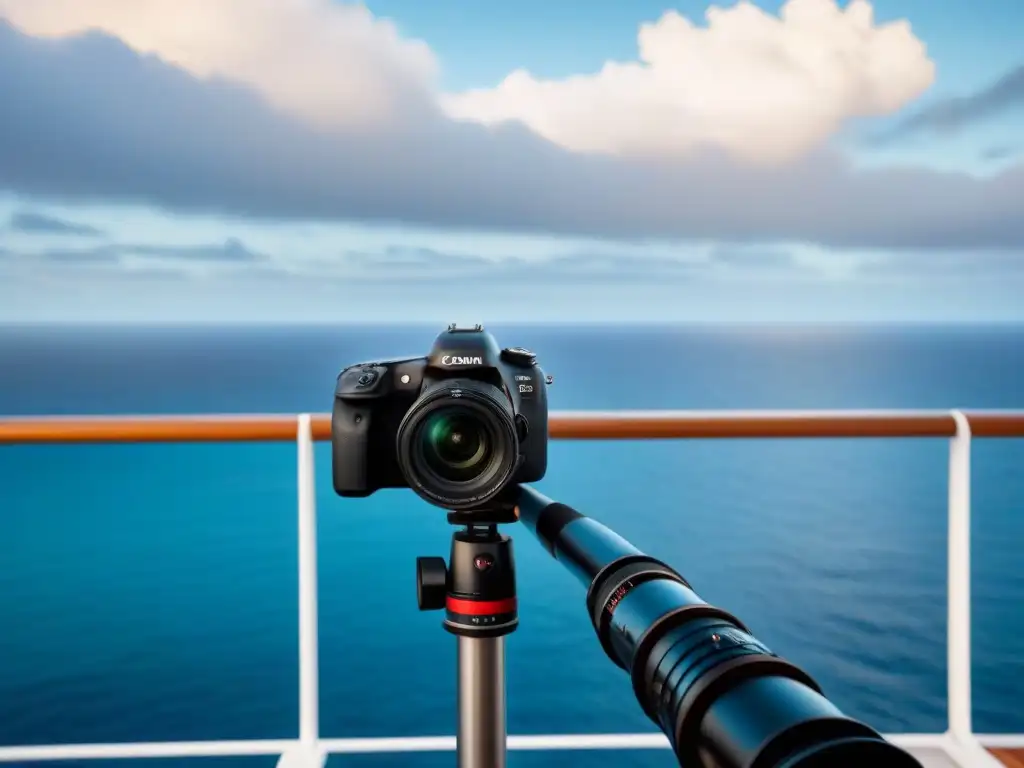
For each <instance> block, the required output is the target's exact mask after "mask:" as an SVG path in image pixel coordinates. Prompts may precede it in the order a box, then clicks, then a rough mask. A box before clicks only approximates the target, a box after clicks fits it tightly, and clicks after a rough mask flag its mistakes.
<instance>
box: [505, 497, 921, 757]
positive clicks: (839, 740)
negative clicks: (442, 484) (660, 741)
mask: <svg viewBox="0 0 1024 768" xmlns="http://www.w3.org/2000/svg"><path fill="white" fill-rule="evenodd" d="M517 510H518V516H519V519H520V521H521V522H522V523H524V524H525V526H526V527H527V529H528V530H531V531H532V532H533V533H535V534H536V536H537V538H538V539H539V540H540V542H541V544H542V545H543V546H544V547H545V548H546V549H547V550H548V552H550V553H551V555H553V556H554V558H555V559H556V560H558V561H559V562H561V563H562V564H563V565H565V567H566V569H567V570H569V571H570V572H571V573H572V574H573V575H574V576H576V578H577V579H578V580H579V581H580V582H581V583H582V584H583V585H584V586H585V587H586V588H587V600H586V605H587V611H588V613H589V615H590V619H591V622H592V623H593V626H594V630H595V632H596V633H597V637H598V640H599V641H600V643H601V646H602V647H603V648H604V650H605V653H606V654H607V655H608V658H609V659H611V661H612V662H613V663H614V664H616V665H617V666H619V667H621V668H622V669H624V670H625V671H626V672H627V673H629V676H630V678H631V679H632V683H633V692H634V694H635V696H636V699H637V701H638V702H639V703H640V706H641V707H642V708H643V710H644V712H645V713H646V714H647V716H648V717H650V718H651V720H652V721H653V722H654V723H655V724H656V725H657V726H658V727H659V728H660V729H661V730H662V731H663V732H664V733H665V735H666V736H668V739H669V742H670V743H671V745H672V748H673V750H674V751H675V754H676V757H677V759H678V760H679V764H680V765H681V766H684V767H685V768H696V767H697V766H704V768H872V767H873V766H885V768H921V766H920V764H919V763H918V762H917V760H915V759H914V758H913V757H912V756H910V755H909V754H908V753H906V752H905V751H904V750H902V749H900V748H899V747H897V746H895V745H894V744H891V743H889V742H888V741H886V740H885V739H884V738H883V737H882V736H881V735H880V734H878V733H877V732H876V731H874V730H873V729H872V728H870V727H868V726H867V725H864V724H863V723H861V722H858V721H857V720H854V719H853V718H851V717H848V716H847V715H845V714H843V713H842V712H841V711H840V710H839V709H838V708H837V707H836V706H835V705H834V704H832V703H831V702H830V701H829V700H828V699H827V698H825V696H824V695H823V694H822V692H821V690H820V688H819V687H818V685H817V684H816V683H815V682H814V680H812V679H811V677H810V676H809V675H808V674H807V673H806V672H804V671H803V670H801V669H800V668H799V667H797V666H795V665H794V664H791V663H790V662H788V661H786V660H784V659H782V658H779V657H778V656H777V655H775V654H774V653H773V652H772V651H770V650H769V649H768V648H767V647H766V646H765V645H764V644H763V643H762V642H760V641H759V640H758V639H757V638H755V637H754V636H753V635H752V634H751V633H750V632H749V631H748V630H747V628H746V627H744V626H743V624H742V623H741V622H740V620H739V619H737V618H736V617H734V616H732V615H730V614H729V613H727V612H725V611H723V610H722V609H720V608H716V607H715V606H713V605H709V604H708V603H706V602H704V601H703V600H702V599H701V598H700V597H699V596H698V595H697V593H696V592H695V591H694V590H693V589H692V588H691V587H690V585H689V584H688V583H687V581H686V579H684V578H683V577H682V576H680V575H679V574H678V573H677V572H676V571H675V570H674V569H672V568H671V567H670V566H668V565H666V564H665V563H662V562H661V561H659V560H656V559H654V558H653V557H649V556H647V555H645V554H643V553H642V552H640V551H639V550H638V549H636V547H634V546H633V545H632V544H630V543H629V542H628V541H626V540H625V539H623V538H622V537H621V536H619V535H618V534H616V533H615V532H614V531H612V530H610V529H608V528H606V527H605V526H603V525H601V524H600V523H598V522H597V521H596V520H593V519H591V518H588V517H585V516H583V515H581V514H580V513H579V512H577V511H576V510H574V509H573V508H572V507H569V506H566V505H565V504H559V503H556V502H554V501H552V500H551V499H548V498H547V497H545V496H543V495H542V494H539V493H537V492H536V491H534V490H533V489H531V488H528V487H526V486H522V487H521V488H520V493H519V497H518V506H517Z"/></svg>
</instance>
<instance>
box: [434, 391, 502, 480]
mask: <svg viewBox="0 0 1024 768" xmlns="http://www.w3.org/2000/svg"><path fill="white" fill-rule="evenodd" d="M421 429H422V432H421V435H422V440H423V443H422V450H423V458H424V460H425V461H426V462H427V463H428V464H429V465H430V468H431V469H433V470H434V472H436V473H437V474H438V476H439V477H442V478H444V479H445V480H448V481H450V482H453V483H465V482H469V481H470V480H472V479H473V478H474V477H476V476H477V475H479V474H480V473H481V472H483V471H484V470H485V469H487V466H488V463H489V461H490V458H491V451H492V445H491V440H490V438H489V437H488V434H487V428H486V427H485V426H484V425H483V424H481V423H480V419H479V418H477V417H476V416H475V415H474V414H473V413H470V412H469V411H467V410H465V409H463V408H459V407H451V408H445V409H443V410H439V411H435V412H434V413H432V414H431V415H430V416H429V417H427V419H426V420H425V421H424V424H423V427H422V428H421Z"/></svg>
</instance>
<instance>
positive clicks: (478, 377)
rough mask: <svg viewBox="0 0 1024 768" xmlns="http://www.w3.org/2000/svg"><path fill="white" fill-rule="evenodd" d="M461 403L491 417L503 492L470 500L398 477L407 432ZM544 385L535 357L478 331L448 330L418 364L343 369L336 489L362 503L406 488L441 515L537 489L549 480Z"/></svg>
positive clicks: (335, 431) (337, 394) (391, 362)
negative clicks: (439, 407) (517, 487)
mask: <svg viewBox="0 0 1024 768" xmlns="http://www.w3.org/2000/svg"><path fill="white" fill-rule="evenodd" d="M449 398H450V399H451V400H454V399H460V402H461V403H463V404H466V405H471V406H473V407H476V408H483V409H489V410H490V411H491V412H492V413H493V415H494V419H495V422H494V423H496V424H500V425H502V426H503V427H505V429H504V430H503V436H504V443H505V444H506V449H507V450H509V451H511V452H512V456H511V459H512V464H511V465H510V466H509V467H505V468H504V469H507V470H508V471H507V473H505V474H502V477H501V479H502V482H501V483H500V485H501V487H493V488H488V489H487V490H488V492H487V493H486V494H482V495H480V496H479V497H476V498H472V499H449V498H447V497H446V496H444V495H443V494H438V493H431V492H430V489H428V488H424V487H422V485H421V484H419V483H417V482H416V478H413V479H412V482H410V478H409V477H408V476H407V475H406V473H405V472H404V471H403V469H402V466H403V458H402V457H403V441H402V440H401V439H400V438H401V437H402V433H403V429H404V428H405V427H406V426H408V424H409V422H410V421H412V420H414V419H415V418H416V417H417V416H418V413H419V412H423V411H425V410H426V409H427V408H428V407H433V404H434V403H436V402H437V401H443V400H445V399H449ZM547 443H548V402H547V390H546V377H545V374H544V372H543V371H542V370H541V368H540V367H539V366H538V365H537V363H536V358H535V356H534V355H533V353H531V352H529V351H528V350H525V349H521V348H518V347H511V348H505V349H501V348H499V346H498V344H497V342H496V341H495V339H494V337H493V336H492V335H491V334H490V333H488V332H487V331H485V330H484V329H483V328H482V327H480V326H476V327H474V328H471V329H459V328H455V327H449V328H448V330H446V331H444V332H442V333H441V334H439V335H438V336H437V338H436V339H435V341H434V343H433V346H432V347H431V350H430V352H429V353H428V354H427V355H426V356H424V357H412V358H395V359H388V360H380V361H373V362H366V363H358V364H356V365H352V366H349V367H347V368H345V369H344V370H343V371H342V372H341V373H340V374H339V375H338V381H337V386H336V387H335V391H334V408H333V410H332V414H331V446H332V468H333V476H334V490H335V492H336V493H337V494H338V495H339V496H345V497H365V496H369V495H370V494H372V493H374V492H375V491H377V490H379V489H381V488H412V489H413V490H414V491H416V492H417V493H419V494H420V495H421V496H423V497H424V498H425V499H426V500H427V501H430V502H431V503H433V504H436V505H437V506H441V507H445V508H448V509H468V508H473V507H477V506H480V505H482V504H485V503H486V502H487V501H489V500H490V499H491V498H493V497H494V496H495V495H496V494H497V493H498V492H500V490H502V489H503V488H504V487H507V486H509V485H511V484H513V483H525V482H536V481H538V480H540V479H542V478H543V477H544V474H545V472H546V471H547V458H548V455H547V454H548V449H547Z"/></svg>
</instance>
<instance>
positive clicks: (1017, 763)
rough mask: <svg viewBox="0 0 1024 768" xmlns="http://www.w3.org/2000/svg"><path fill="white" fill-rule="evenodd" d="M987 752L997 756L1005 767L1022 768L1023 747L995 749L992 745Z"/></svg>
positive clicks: (1023, 761) (1023, 765) (1023, 763)
mask: <svg viewBox="0 0 1024 768" xmlns="http://www.w3.org/2000/svg"><path fill="white" fill-rule="evenodd" d="M989 752H991V753H992V754H993V755H995V756H996V757H998V758H999V760H1000V761H1002V763H1003V765H1005V766H1007V768H1024V749H996V748H994V747H993V748H992V749H990V750H989Z"/></svg>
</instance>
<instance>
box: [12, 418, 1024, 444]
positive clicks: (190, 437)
mask: <svg viewBox="0 0 1024 768" xmlns="http://www.w3.org/2000/svg"><path fill="white" fill-rule="evenodd" d="M965 415H966V416H967V418H968V421H969V423H970V425H971V432H972V434H973V435H974V436H976V437H1024V411H975V412H965ZM312 429H313V438H314V439H315V440H329V439H330V436H331V417H330V416H329V415H327V414H316V415H314V416H313V417H312ZM296 430H297V422H296V416H294V415H288V414H273V415H267V414H264V415H252V416H249V415H223V414H219V415H210V416H55V417H29V418H8V419H0V444H24V443H183V442H251V441H268V442H269V441H276V442H282V441H292V440H295V438H296V434H297V432H296ZM955 432H956V424H955V422H954V420H953V417H952V416H951V415H950V414H949V413H948V412H944V411H917V412H915V411H890V412H886V411H866V412H858V411H799V412H789V411H753V412H750V411H746V412H744V411H735V412H729V411H724V412H712V411H688V412H686V411H684V412H674V411H666V412H660V413H659V412H657V411H654V412H629V411H619V412H609V413H591V412H579V413H571V412H569V413H565V412H563V413H553V414H552V416H551V420H550V425H549V434H550V435H551V437H552V438H555V439H569V440H641V439H673V438H789V437H826V438H827V437H952V436H953V435H954V434H955Z"/></svg>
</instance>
